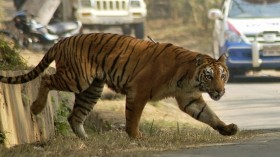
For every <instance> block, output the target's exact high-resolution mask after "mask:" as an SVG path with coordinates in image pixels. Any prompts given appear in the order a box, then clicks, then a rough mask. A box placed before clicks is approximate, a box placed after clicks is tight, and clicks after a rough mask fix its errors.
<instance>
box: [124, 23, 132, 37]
mask: <svg viewBox="0 0 280 157" xmlns="http://www.w3.org/2000/svg"><path fill="white" fill-rule="evenodd" d="M122 32H123V34H124V35H130V34H131V27H130V25H123V26H122Z"/></svg>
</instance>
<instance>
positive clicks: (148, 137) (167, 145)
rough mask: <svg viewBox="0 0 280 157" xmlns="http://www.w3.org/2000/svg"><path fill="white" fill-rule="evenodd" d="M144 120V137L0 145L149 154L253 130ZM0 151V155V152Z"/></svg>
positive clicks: (15, 152) (29, 152)
mask: <svg viewBox="0 0 280 157" xmlns="http://www.w3.org/2000/svg"><path fill="white" fill-rule="evenodd" d="M151 126H152V125H151V124H149V123H146V124H144V125H142V126H141V128H142V130H143V132H144V134H145V137H144V138H143V139H138V140H132V139H129V138H128V137H127V135H126V133H125V132H123V131H120V130H119V131H108V132H104V133H96V132H95V133H90V139H89V140H80V139H78V138H77V137H75V136H72V135H71V136H57V137H54V138H53V139H50V140H48V141H43V142H38V143H33V144H24V145H20V146H16V147H13V148H10V149H6V148H2V147H0V152H1V155H2V156H5V157H6V156H22V157H25V156H40V157H41V156H46V157H47V156H68V157H72V156H73V157H76V156H136V155H141V156H143V155H152V154H153V153H155V152H159V151H164V150H177V149H182V148H190V147H195V146H199V145H203V144H209V143H211V144H213V143H221V142H233V141H236V140H240V139H248V138H250V137H252V136H253V135H255V134H256V133H255V132H251V131H242V132H240V133H239V134H238V135H235V136H232V137H223V136H221V135H218V134H217V133H216V132H213V131H212V130H209V129H203V130H202V129H190V128H181V129H179V130H178V129H160V128H158V127H157V126H155V125H153V127H151ZM1 155H0V156H1Z"/></svg>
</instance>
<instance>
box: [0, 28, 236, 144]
mask: <svg viewBox="0 0 280 157" xmlns="http://www.w3.org/2000/svg"><path fill="white" fill-rule="evenodd" d="M225 60H226V56H225V55H222V56H220V58H219V59H217V60H216V59H214V58H212V57H210V56H209V55H206V54H203V53H199V52H194V51H191V50H187V49H185V48H183V47H180V46H175V45H173V44H171V43H158V42H157V43H156V42H152V41H149V40H142V39H136V38H134V37H131V36H125V35H119V34H111V33H89V34H79V35H75V36H71V37H68V38H64V39H62V40H60V41H59V42H57V43H56V44H54V45H53V46H52V47H51V48H50V49H49V50H48V51H47V52H46V54H45V55H44V57H43V58H42V60H41V61H40V63H38V65H37V66H35V67H34V69H32V70H31V71H29V72H27V73H26V74H23V75H19V76H13V77H5V76H0V82H2V83H8V84H23V83H26V82H29V81H31V80H33V79H35V78H36V77H38V76H39V75H40V74H42V73H43V72H44V70H45V69H46V68H48V66H49V65H50V64H51V63H52V62H53V61H55V65H56V71H55V73H54V74H49V75H47V74H45V75H43V76H42V77H41V78H42V79H41V83H40V87H39V92H38V96H37V98H36V100H35V101H34V102H33V103H32V105H31V107H30V110H31V112H32V114H34V115H37V114H39V113H40V112H41V111H42V110H43V109H44V107H45V106H46V101H47V97H48V93H49V91H50V90H57V91H68V92H73V93H74V94H75V100H74V106H73V109H72V111H71V113H70V114H69V116H68V122H69V125H70V126H71V128H72V130H73V132H74V133H75V135H76V136H78V137H79V138H82V139H86V138H88V135H87V133H86V132H85V129H84V125H83V124H84V122H85V120H86V118H87V116H88V115H89V113H90V112H91V110H92V109H93V107H94V105H95V104H96V103H97V101H98V100H99V98H100V97H101V94H102V90H103V87H104V86H105V85H107V86H108V87H109V88H111V89H113V90H114V91H116V92H117V93H122V94H123V95H125V121H126V124H125V131H126V133H127V134H128V136H129V137H130V138H141V137H142V133H141V132H140V130H139V123H140V122H139V121H140V118H141V114H142V111H143V109H144V107H145V105H146V103H147V102H149V101H159V100H162V99H164V98H168V97H172V98H175V99H176V102H177V104H178V107H179V109H180V110H182V111H183V112H185V113H186V114H188V115H190V116H191V117H193V118H194V119H196V120H198V121H200V122H203V123H205V124H207V125H209V126H210V127H212V128H213V129H214V130H216V131H218V132H219V133H220V134H221V135H225V136H230V135H234V134H236V133H237V132H238V127H237V125H236V124H234V123H232V124H228V125H227V124H225V123H224V122H223V121H222V120H220V119H219V117H218V116H217V115H216V114H215V113H214V112H213V111H212V110H211V109H210V107H209V106H208V105H207V103H206V102H205V101H204V99H203V97H202V94H203V93H208V95H209V96H210V97H211V98H212V99H213V100H219V99H220V98H221V97H222V96H223V95H224V93H225V84H226V83H227V81H228V79H229V71H228V68H227V66H226V63H225Z"/></svg>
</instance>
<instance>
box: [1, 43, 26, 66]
mask: <svg viewBox="0 0 280 157" xmlns="http://www.w3.org/2000/svg"><path fill="white" fill-rule="evenodd" d="M24 69H27V63H26V61H25V60H24V59H23V58H22V57H21V56H20V55H19V53H18V50H17V49H16V48H15V47H10V46H9V44H8V43H7V42H6V41H5V40H3V39H0V70H24Z"/></svg>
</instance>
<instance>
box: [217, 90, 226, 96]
mask: <svg viewBox="0 0 280 157" xmlns="http://www.w3.org/2000/svg"><path fill="white" fill-rule="evenodd" d="M215 94H216V95H219V96H223V95H224V94H225V89H222V90H215Z"/></svg>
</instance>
